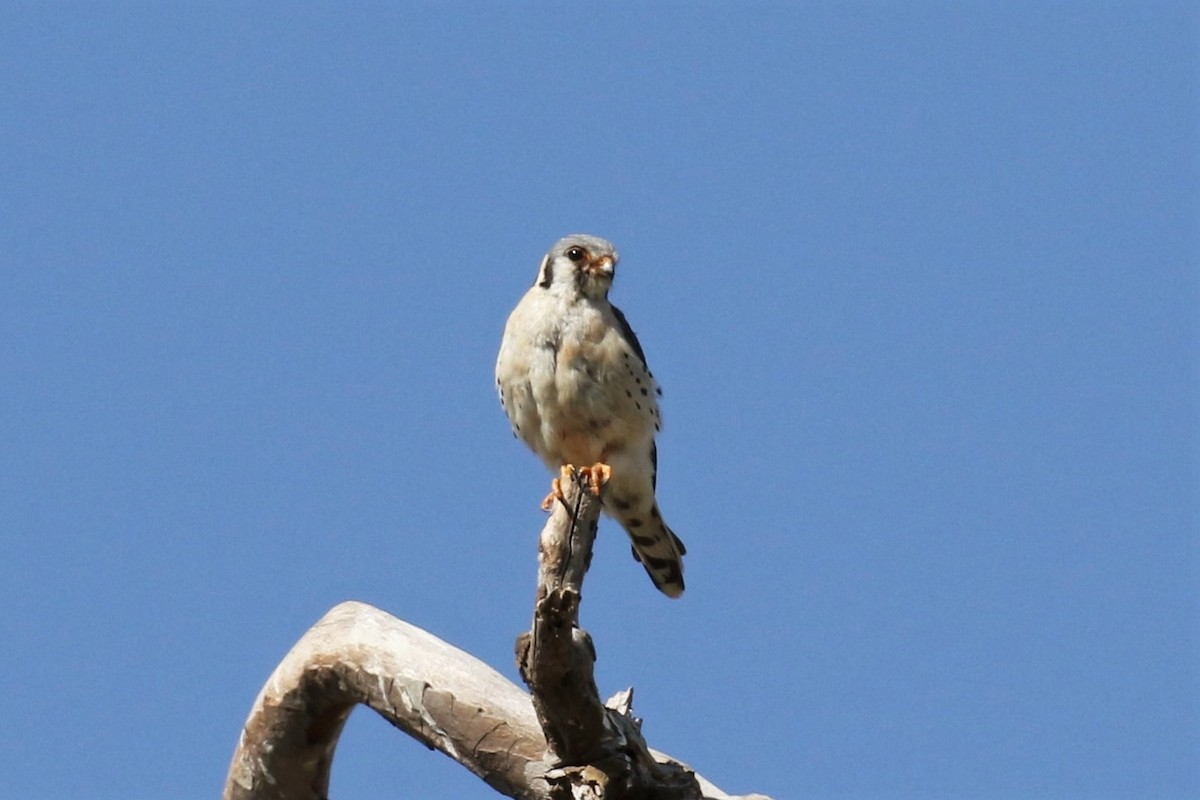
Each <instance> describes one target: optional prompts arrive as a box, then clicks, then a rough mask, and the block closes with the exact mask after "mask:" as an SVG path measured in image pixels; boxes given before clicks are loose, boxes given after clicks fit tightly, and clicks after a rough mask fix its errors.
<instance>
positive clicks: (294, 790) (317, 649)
mask: <svg viewBox="0 0 1200 800" xmlns="http://www.w3.org/2000/svg"><path fill="white" fill-rule="evenodd" d="M564 488H565V490H566V499H565V503H564V504H560V506H559V507H558V508H556V509H555V510H554V512H553V513H552V514H551V517H550V519H549V520H548V521H547V523H546V529H545V530H544V531H543V532H542V538H541V557H540V569H539V581H538V593H537V602H536V606H535V615H534V630H533V632H532V635H530V634H523V635H522V638H521V639H519V640H518V662H519V663H520V665H521V668H522V674H523V676H525V677H526V680H527V681H529V682H530V685H531V686H532V687H533V693H534V694H533V698H531V697H530V696H529V695H527V694H526V693H525V692H524V691H522V690H521V689H520V688H518V687H517V686H515V685H513V683H512V682H510V681H508V680H507V679H505V678H504V677H503V676H501V675H500V674H499V673H497V672H496V671H495V670H493V669H492V668H491V667H489V666H488V665H486V664H484V663H483V662H481V661H479V660H478V659H476V658H474V657H473V656H471V655H469V654H468V653H465V652H463V651H462V650H459V649H457V648H455V647H453V646H452V645H450V644H447V643H446V642H444V641H442V640H441V639H438V638H437V637H436V636H433V635H432V634H430V633H427V632H426V631H423V630H421V629H420V628H417V627H415V626H413V625H410V624H409V623H407V622H404V621H402V620H399V619H396V618H395V617H393V616H391V615H389V614H387V613H385V612H383V611H380V610H379V609H376V608H373V607H371V606H369V605H366V604H364V603H357V602H345V603H341V604H339V605H337V606H335V607H334V608H333V609H331V610H330V611H329V612H328V613H327V614H326V615H325V616H324V617H323V618H322V619H321V620H320V621H319V622H317V624H315V625H314V626H313V627H312V628H310V629H309V630H308V632H307V633H305V634H304V636H303V637H302V638H301V639H300V641H299V642H297V643H296V645H295V646H294V647H293V648H292V650H291V652H289V653H288V654H287V656H285V657H284V659H283V661H282V662H280V664H279V666H278V667H276V669H275V671H274V673H272V675H271V677H270V678H269V679H268V681H267V683H266V685H265V686H263V688H262V691H261V692H260V693H259V695H258V698H257V699H256V700H255V702H254V707H253V708H252V710H251V712H250V716H249V719H247V721H246V725H245V728H244V729H243V731H242V735H241V738H240V740H239V741H238V745H237V748H236V750H235V752H234V756H233V761H232V763H231V765H230V768H229V776H228V778H227V780H226V784H225V792H224V795H223V796H224V798H225V800H325V798H326V797H327V796H328V791H329V773H330V768H331V766H332V763H333V756H334V750H335V748H336V746H337V742H338V738H339V736H340V735H341V732H342V728H343V726H344V725H345V722H346V720H347V718H348V717H349V716H350V712H351V711H353V709H354V707H355V706H356V705H365V706H368V707H370V708H372V709H374V710H375V711H376V712H378V713H379V714H380V715H381V716H383V717H384V718H385V719H387V720H388V721H389V722H390V723H392V725H394V726H396V727H397V728H399V729H400V730H402V731H404V732H405V733H407V734H409V735H410V736H412V737H413V738H414V739H416V740H417V741H419V742H421V743H422V744H423V745H425V746H426V747H429V748H431V749H437V750H440V751H441V752H443V753H445V754H446V755H448V756H450V757H451V758H452V759H454V760H455V761H457V762H458V763H460V764H462V765H463V766H464V767H466V768H467V769H469V770H471V772H473V773H474V774H476V775H478V776H479V777H480V778H482V779H483V780H484V781H486V782H487V783H488V785H490V786H491V787H493V788H494V789H496V790H497V791H498V792H500V793H501V794H504V795H507V796H509V797H513V798H520V799H521V800H559V798H564V797H566V798H595V799H596V800H601V799H603V800H619V798H631V797H645V798H651V797H653V798H662V799H663V800H667V799H668V798H701V797H703V798H709V799H711V800H768V799H767V798H764V797H763V796H761V795H747V796H745V797H744V798H737V797H733V796H731V795H728V794H725V793H724V792H722V791H721V790H720V789H718V788H716V787H715V786H713V785H712V784H711V783H709V782H708V781H706V780H704V779H703V778H701V777H700V776H698V775H697V776H694V775H693V773H692V772H691V770H690V769H688V768H687V767H686V766H684V765H682V764H680V763H678V762H675V761H673V760H672V759H669V758H668V757H666V756H663V755H662V754H661V753H657V752H655V751H652V750H649V749H648V748H647V747H646V744H645V741H644V740H643V739H642V736H641V732H640V721H639V720H636V719H635V718H634V717H633V716H632V714H631V713H630V708H629V701H630V698H631V692H625V693H622V694H619V695H617V696H616V697H615V698H613V700H610V701H609V705H608V706H607V707H606V706H604V705H602V704H601V703H600V701H599V696H598V694H597V692H596V685H595V681H594V679H593V677H592V662H593V661H594V658H595V656H594V652H593V651H592V648H591V642H590V639H589V638H588V636H587V633H586V632H584V631H583V630H582V629H580V628H579V627H578V609H579V592H580V589H581V587H582V583H583V574H584V573H585V572H586V570H587V566H588V561H589V560H590V558H591V548H592V542H593V540H594V537H595V531H596V518H597V516H598V514H599V502H598V500H597V498H595V497H594V496H593V495H591V494H589V493H587V492H586V490H580V488H579V486H578V485H577V483H576V482H574V481H571V482H569V485H567V486H565V487H564ZM522 642H523V643H522ZM535 709H536V711H535ZM539 718H540V719H539ZM548 740H549V742H548Z"/></svg>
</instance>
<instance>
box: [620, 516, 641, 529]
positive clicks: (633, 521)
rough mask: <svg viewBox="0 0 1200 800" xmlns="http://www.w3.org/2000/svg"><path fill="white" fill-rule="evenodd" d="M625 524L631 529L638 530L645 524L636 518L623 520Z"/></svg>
mask: <svg viewBox="0 0 1200 800" xmlns="http://www.w3.org/2000/svg"><path fill="white" fill-rule="evenodd" d="M625 524H626V525H628V526H629V527H631V528H640V527H642V526H643V525H645V524H646V523H644V522H642V520H640V519H639V518H637V517H630V518H629V519H627V520H625Z"/></svg>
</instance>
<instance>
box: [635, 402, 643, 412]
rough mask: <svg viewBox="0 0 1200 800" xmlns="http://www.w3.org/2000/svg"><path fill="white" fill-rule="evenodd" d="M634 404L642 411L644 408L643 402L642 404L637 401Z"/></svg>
mask: <svg viewBox="0 0 1200 800" xmlns="http://www.w3.org/2000/svg"><path fill="white" fill-rule="evenodd" d="M634 405H635V406H637V409H638V411H641V410H642V404H641V403H636V402H635V403H634Z"/></svg>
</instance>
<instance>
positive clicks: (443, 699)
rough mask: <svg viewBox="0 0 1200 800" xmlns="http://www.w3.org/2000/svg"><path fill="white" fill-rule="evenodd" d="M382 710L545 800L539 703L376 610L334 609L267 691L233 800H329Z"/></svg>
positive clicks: (242, 756)
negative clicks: (372, 715) (353, 727)
mask: <svg viewBox="0 0 1200 800" xmlns="http://www.w3.org/2000/svg"><path fill="white" fill-rule="evenodd" d="M357 703H362V704H364V705H367V706H370V707H371V708H372V709H374V710H375V711H377V712H378V713H379V714H380V715H382V716H383V717H384V718H385V719H387V720H388V721H389V722H391V723H392V724H393V725H395V726H396V727H397V728H399V729H400V730H402V731H404V732H405V733H407V734H409V735H410V736H412V737H413V738H414V739H416V740H418V741H419V742H421V743H422V744H424V745H425V746H426V747H429V748H431V749H433V748H436V749H438V750H441V751H442V752H443V753H445V754H446V755H448V756H450V757H451V758H453V759H454V760H455V761H457V762H459V763H460V764H462V765H463V766H465V767H466V768H467V769H469V770H471V772H473V773H475V774H476V775H478V776H479V777H481V778H483V779H484V780H485V781H487V782H488V784H490V785H491V786H492V787H494V788H495V789H496V790H497V791H499V792H501V793H502V794H506V795H508V796H510V797H530V798H535V797H544V796H545V791H544V787H545V784H544V782H541V783H539V779H540V776H541V774H542V773H543V772H544V771H545V765H544V756H545V751H546V742H545V739H544V738H543V736H542V732H541V729H540V728H539V727H538V723H537V718H536V717H535V716H534V714H533V708H532V706H531V705H530V703H529V697H528V695H526V694H525V693H524V692H522V691H521V690H520V689H518V688H517V687H516V686H514V685H513V684H512V683H511V682H510V681H508V680H506V679H505V678H504V677H503V676H501V675H500V674H499V673H497V672H496V671H495V670H493V669H492V668H491V667H489V666H488V665H486V664H484V663H483V662H482V661H479V660H478V659H476V658H474V657H472V656H471V655H469V654H467V653H465V652H463V651H461V650H459V649H457V648H455V647H453V646H451V645H449V644H447V643H446V642H443V641H442V640H441V639H438V638H437V637H436V636H433V635H432V634H429V633H427V632H426V631H423V630H421V629H420V628H417V627H415V626H412V625H409V624H408V623H406V622H404V621H402V620H399V619H396V618H395V617H392V616H390V615H388V614H386V613H384V612H383V611H380V610H379V609H376V608H373V607H371V606H369V605H366V604H364V603H357V602H346V603H341V604H340V605H338V606H336V607H335V608H333V609H332V610H331V611H330V612H329V613H328V614H326V615H325V617H324V618H322V619H321V621H320V622H318V623H317V624H316V625H314V626H313V627H312V628H311V629H309V631H308V632H307V633H306V634H305V635H304V637H303V638H302V639H301V640H300V641H299V642H297V643H296V646H295V647H293V648H292V650H291V652H290V653H288V655H287V656H286V657H285V658H284V660H283V661H282V662H281V663H280V665H279V666H278V667H277V668H276V669H275V672H274V673H273V674H272V675H271V677H270V679H269V680H268V681H267V684H266V685H265V686H264V687H263V689H262V691H261V692H260V693H259V696H258V699H257V700H256V701H255V703H254V709H253V710H252V711H251V713H250V718H249V719H248V720H247V722H246V726H245V729H244V730H243V732H242V737H241V740H240V741H239V742H238V746H237V750H236V752H235V753H234V757H233V763H232V764H231V766H230V770H229V779H228V781H227V783H226V786H225V794H224V797H225V800H323V798H325V797H326V795H327V793H328V789H329V769H330V766H331V764H332V762H333V751H334V748H335V747H336V746H337V740H338V737H339V736H340V735H341V731H342V726H343V725H344V724H345V721H346V718H347V717H349V715H350V712H351V711H352V710H353V708H354V705H355V704H357Z"/></svg>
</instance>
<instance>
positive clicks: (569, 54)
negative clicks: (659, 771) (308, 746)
mask: <svg viewBox="0 0 1200 800" xmlns="http://www.w3.org/2000/svg"><path fill="white" fill-rule="evenodd" d="M4 19H5V23H4V25H3V26H0V106H2V107H3V108H4V113H3V115H2V116H0V174H2V175H3V176H4V177H3V181H2V185H0V215H2V218H3V223H0V309H2V311H0V379H2V381H3V391H2V392H0V537H2V545H0V553H2V556H0V604H2V606H3V608H4V609H5V611H6V613H5V614H4V615H3V616H2V617H0V640H2V641H3V642H4V645H3V652H4V658H3V659H0V682H2V683H3V685H4V686H5V687H6V689H5V691H4V693H3V695H4V697H3V699H2V700H0V716H2V717H3V719H4V721H5V725H4V726H3V730H2V731H0V765H2V766H3V773H4V775H5V788H4V791H5V793H7V794H11V796H13V797H21V798H28V799H29V800H40V799H41V798H54V799H57V798H62V797H71V796H86V797H95V798H123V799H124V800H128V798H151V797H164V796H166V797H174V798H181V799H187V798H204V797H212V796H214V795H215V793H216V792H217V791H218V790H219V787H220V785H221V783H222V781H223V779H224V774H225V770H226V767H227V765H228V760H229V756H230V754H231V752H232V748H233V746H234V744H235V742H236V739H237V735H238V731H239V727H240V725H241V724H242V722H243V720H244V718H245V715H246V713H247V712H248V710H249V708H250V704H251V702H252V701H253V699H254V696H255V694H256V693H257V691H258V689H259V687H260V686H261V685H262V683H263V681H264V679H265V678H266V677H267V675H268V674H269V673H270V671H271V669H272V668H273V667H274V665H275V664H276V663H277V662H278V660H279V659H280V658H281V657H282V656H283V655H284V653H285V652H286V651H287V649H288V648H289V647H290V646H291V644H292V643H293V642H294V641H295V640H296V638H298V637H299V636H300V635H301V634H302V633H303V631H304V630H305V629H306V628H307V627H308V626H309V625H310V624H311V623H312V622H314V621H315V620H316V619H317V618H318V617H320V616H321V615H322V614H323V613H324V612H325V611H326V610H327V609H328V608H329V607H331V606H332V605H334V604H335V603H337V602H338V601H340V600H343V599H347V598H355V599H360V600H364V601H367V602H370V603H373V604H375V605H378V606H380V607H382V608H384V609H386V610H388V611H390V612H391V613H393V614H395V615H397V616H399V617H402V618H404V619H406V620H408V621H410V622H413V623H415V624H418V625H420V626H422V627H424V628H426V629H428V630H430V631H433V632H434V633H436V634H438V635H440V636H442V637H443V638H445V639H447V640H449V641H451V642H453V643H454V644H456V645H458V646H460V647H463V648H464V649H466V650H468V651H470V652H471V653H473V654H475V655H477V656H479V657H480V658H482V659H484V660H485V661H488V662H489V663H491V664H493V665H495V666H496V667H497V668H499V669H501V670H502V671H503V672H504V673H505V674H506V675H508V676H510V677H512V678H513V679H514V680H515V679H516V671H515V669H514V668H513V666H512V642H513V639H514V637H515V636H516V634H517V633H518V632H519V631H521V630H522V629H523V628H524V627H525V626H526V625H527V623H528V619H529V614H530V609H531V602H532V591H533V581H534V568H535V551H536V534H537V531H538V529H539V527H540V525H541V524H542V519H543V518H542V514H541V512H540V511H539V510H538V508H537V503H538V501H539V500H540V499H541V497H542V496H543V494H544V493H545V491H546V486H547V483H546V482H547V478H548V476H547V475H546V473H545V472H544V470H543V468H542V466H541V465H540V463H539V462H537V460H536V459H535V458H534V457H533V456H532V455H531V454H529V453H527V452H526V451H525V450H524V448H523V447H522V446H521V445H520V444H519V443H518V442H516V441H514V440H513V438H512V436H511V434H510V433H509V428H508V424H507V422H506V421H505V419H504V416H503V414H502V412H501V410H500V408H499V405H498V403H497V402H496V398H495V397H494V395H493V389H492V367H493V362H494V358H495V351H496V348H497V345H498V342H499V337H500V331H501V329H502V326H503V323H504V319H505V317H506V316H507V314H508V312H509V311H510V309H511V308H512V306H513V305H515V303H516V301H517V299H518V298H519V297H520V296H521V294H522V293H523V292H524V291H525V289H526V288H527V287H528V286H529V285H530V284H531V283H532V281H533V279H534V276H535V273H536V269H537V264H538V261H539V259H540V257H541V255H542V254H543V252H544V251H545V249H546V248H547V246H548V245H549V244H550V243H551V242H553V241H554V240H555V239H557V238H558V237H559V236H561V235H563V234H566V233H569V232H574V231H583V232H589V233H595V234H598V235H602V236H605V237H607V238H609V239H611V240H612V241H614V242H615V243H616V245H617V247H618V248H619V249H620V251H621V253H622V261H621V265H620V270H619V272H618V275H617V282H616V287H615V289H614V294H613V297H614V299H615V300H616V302H617V303H618V304H619V305H620V306H621V307H622V308H623V309H624V311H625V312H626V314H627V315H628V317H629V319H630V320H631V322H632V324H633V326H634V328H635V329H636V330H637V332H638V334H639V336H640V338H641V340H642V343H643V345H644V346H645V348H646V351H647V355H648V358H649V361H650V365H651V367H652V368H653V370H654V372H655V374H656V375H657V376H658V377H659V378H660V380H661V381H662V383H663V385H664V387H665V392H666V394H665V398H664V415H665V429H664V431H663V433H662V436H661V439H660V442H659V451H660V466H661V471H660V494H659V497H660V501H661V504H662V507H663V511H664V514H665V515H666V517H667V519H668V520H669V521H670V522H671V524H672V526H673V527H674V528H675V529H676V531H677V532H678V533H679V534H680V535H681V537H682V538H683V539H684V540H685V541H686V542H687V545H688V548H689V556H688V559H687V569H688V573H687V574H688V592H687V594H686V595H685V596H684V598H683V599H682V600H680V601H669V600H667V599H665V598H663V597H662V596H660V595H659V594H658V593H657V592H655V591H654V590H653V588H652V587H651V586H650V584H649V582H648V580H647V579H646V577H645V575H644V574H643V572H642V570H641V569H640V568H639V567H638V566H637V565H636V564H634V562H633V561H632V560H631V559H630V558H629V553H628V546H627V543H626V542H625V541H624V538H623V534H621V532H620V531H619V529H616V528H615V527H614V526H613V525H612V524H611V523H610V524H608V525H602V527H601V533H600V539H599V541H598V544H597V553H596V558H595V561H594V564H593V567H592V571H591V573H590V575H589V580H588V583H587V586H586V595H585V598H584V605H583V622H584V624H585V626H586V627H587V628H588V629H589V630H590V631H591V633H592V635H593V637H594V638H595V642H596V645H597V649H598V651H599V662H598V665H597V675H598V681H599V683H600V687H601V691H602V693H604V694H605V695H606V696H607V695H608V694H611V693H612V692H615V691H617V690H619V689H621V688H624V687H625V686H627V685H630V684H632V685H634V686H635V687H636V689H637V695H636V699H635V710H636V711H637V712H638V713H639V714H640V715H642V716H643V717H644V718H645V719H646V723H645V731H646V733H647V736H648V738H649V740H650V741H651V743H652V745H654V746H655V747H658V748H660V749H662V750H665V751H667V752H670V753H673V754H675V755H677V756H679V757H681V758H684V759H686V760H688V761H690V762H691V763H692V764H693V765H694V766H695V767H696V768H697V769H698V770H700V771H701V772H702V773H704V774H705V775H706V776H707V777H709V778H710V779H711V780H713V781H714V782H716V783H717V784H718V785H720V786H722V787H723V788H725V789H726V790H728V791H736V792H748V791H759V792H765V793H768V794H771V795H773V796H774V797H776V798H779V799H780V800H782V798H786V797H806V798H960V797H961V798H1018V797H1019V798H1145V797H1156V798H1182V797H1185V796H1196V793H1200V764H1198V758H1200V757H1198V755H1197V754H1198V753H1200V625H1198V622H1200V600H1198V599H1197V598H1198V597H1200V594H1198V592H1197V590H1198V588H1200V586H1198V584H1200V581H1198V574H1200V571H1198V554H1197V541H1198V539H1197V533H1198V532H1200V531H1198V529H1200V498H1198V494H1200V463H1198V462H1200V392H1198V382H1197V378H1198V367H1200V323H1198V315H1197V309H1198V308H1200V285H1198V284H1200V280H1198V272H1200V271H1198V264H1200V258H1198V256H1200V234H1198V232H1197V219H1198V218H1200V217H1198V211H1200V192H1198V189H1200V158H1198V155H1197V153H1198V148H1197V144H1198V133H1200V125H1198V116H1200V111H1198V109H1200V104H1198V101H1200V96H1198V94H1200V93H1198V87H1200V77H1198V76H1200V58H1198V49H1197V44H1196V42H1197V41H1198V36H1200V15H1198V14H1197V12H1196V11H1195V10H1194V9H1188V8H1187V5H1186V4H1183V3H1179V4H1163V3H1142V4H1131V3H1130V4H1120V3H1092V4H1083V3H1072V2H1066V3H1055V4H1041V3H1030V4H1022V3H1011V4H982V3H978V4H953V3H913V4H899V3H882V2H881V3H826V4H803V5H799V4H797V5H771V4H754V5H747V6H737V7H735V6H733V4H730V5H720V4H694V5H692V4H669V5H656V6H653V7H644V6H642V5H641V4H615V5H612V6H606V7H604V8H601V7H600V6H598V5H592V4H587V5H584V4H572V5H565V4H564V5H558V4H556V5H550V4H522V5H520V6H515V5H514V6H507V5H506V6H499V5H493V4H483V3H475V4H458V5H438V4H420V5H411V6H407V7H400V6H398V5H392V4H332V3H330V4H300V5H296V6H291V5H282V4H272V3H263V4H255V5H254V6H253V7H244V6H243V5H242V4H216V3H189V4H174V3H172V4H166V3H164V4H150V3H141V4H124V3H107V4H100V3H81V2H79V3H55V4H51V3H44V4H43V3H29V4H19V3H10V4H7V5H6V6H5V10H4ZM332 793H333V796H334V797H342V798H394V797H401V796H406V795H414V796H415V795H420V796H423V797H431V798H450V797H479V798H483V797H491V796H493V795H492V793H491V791H490V790H489V789H487V787H485V786H483V785H482V784H481V783H479V782H478V781H476V780H475V779H474V778H473V777H471V776H469V775H467V774H466V773H465V771H463V770H461V769H460V768H458V767H457V766H456V765H453V764H452V763H451V762H449V761H448V760H447V759H445V758H444V757H442V756H440V755H438V754H433V753H429V752H427V751H425V750H423V749H422V748H420V747H419V746H418V745H416V744H415V743H414V742H412V741H411V740H409V739H407V738H406V737H403V736H401V735H399V734H397V733H396V732H394V731H392V730H391V729H390V728H389V727H388V726H387V725H386V724H384V723H383V722H381V721H380V720H378V719H376V718H374V717H373V716H372V715H370V714H369V712H365V711H363V712H358V713H356V714H355V716H354V717H353V718H352V720H351V722H350V725H349V727H348V729H347V732H346V734H345V736H344V738H343V741H342V746H341V748H340V749H339V756H338V760H337V761H336V763H335V772H334V783H333V788H332Z"/></svg>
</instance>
